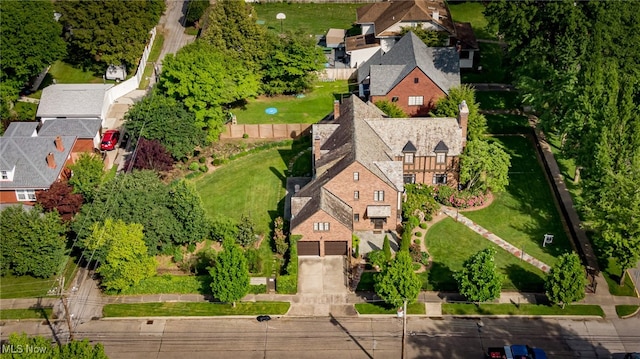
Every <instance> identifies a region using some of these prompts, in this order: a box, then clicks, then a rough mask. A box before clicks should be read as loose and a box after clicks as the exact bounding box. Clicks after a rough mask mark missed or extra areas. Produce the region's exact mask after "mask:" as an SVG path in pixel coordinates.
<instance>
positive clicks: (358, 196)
mask: <svg viewBox="0 0 640 359" xmlns="http://www.w3.org/2000/svg"><path fill="white" fill-rule="evenodd" d="M353 199H360V191H353Z"/></svg>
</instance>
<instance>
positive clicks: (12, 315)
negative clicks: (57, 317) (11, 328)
mask: <svg viewBox="0 0 640 359" xmlns="http://www.w3.org/2000/svg"><path fill="white" fill-rule="evenodd" d="M6 319H54V318H53V309H51V308H38V309H32V308H29V309H0V320H6Z"/></svg>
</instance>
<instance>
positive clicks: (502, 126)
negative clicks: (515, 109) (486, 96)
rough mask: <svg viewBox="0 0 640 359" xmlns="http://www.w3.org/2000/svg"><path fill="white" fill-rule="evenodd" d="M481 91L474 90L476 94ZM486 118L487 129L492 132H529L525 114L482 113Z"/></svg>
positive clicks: (529, 128)
mask: <svg viewBox="0 0 640 359" xmlns="http://www.w3.org/2000/svg"><path fill="white" fill-rule="evenodd" d="M480 93H482V92H476V95H478V94H480ZM484 116H485V117H486V118H487V130H488V131H489V133H492V134H524V133H531V127H530V126H529V120H527V118H526V117H525V116H520V115H510V114H499V115H490V114H486V115H484Z"/></svg>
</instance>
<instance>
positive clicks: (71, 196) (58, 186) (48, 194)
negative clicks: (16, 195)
mask: <svg viewBox="0 0 640 359" xmlns="http://www.w3.org/2000/svg"><path fill="white" fill-rule="evenodd" d="M82 200H83V199H82V195H81V194H77V193H73V187H71V186H70V185H69V184H68V183H67V181H61V180H59V181H56V182H54V183H53V184H52V185H51V187H49V189H48V190H45V191H38V192H37V193H36V202H37V203H39V204H40V205H41V206H42V208H43V209H44V210H45V211H53V210H56V211H57V212H58V213H59V214H60V216H61V218H62V220H63V221H65V222H68V221H70V220H71V219H72V218H73V216H74V215H75V214H76V213H78V211H80V207H82Z"/></svg>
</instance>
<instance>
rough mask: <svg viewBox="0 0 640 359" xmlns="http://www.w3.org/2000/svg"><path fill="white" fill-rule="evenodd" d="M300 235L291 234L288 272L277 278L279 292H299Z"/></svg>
mask: <svg viewBox="0 0 640 359" xmlns="http://www.w3.org/2000/svg"><path fill="white" fill-rule="evenodd" d="M300 239H302V236H300V235H293V236H289V244H290V245H289V257H288V258H287V266H286V274H281V275H279V276H277V278H276V290H277V292H278V293H279V294H295V293H296V292H298V241H299V240H300Z"/></svg>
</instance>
